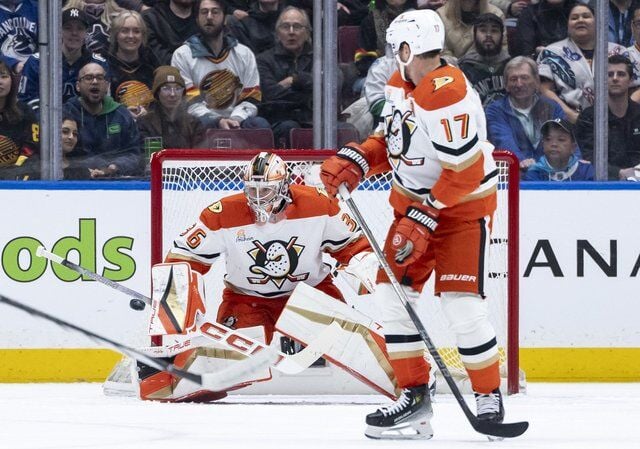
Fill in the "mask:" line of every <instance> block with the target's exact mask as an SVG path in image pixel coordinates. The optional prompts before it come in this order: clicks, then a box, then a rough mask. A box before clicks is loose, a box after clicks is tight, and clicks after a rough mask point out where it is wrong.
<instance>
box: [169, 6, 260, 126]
mask: <svg viewBox="0 0 640 449" xmlns="http://www.w3.org/2000/svg"><path fill="white" fill-rule="evenodd" d="M195 8H196V9H195V12H196V14H197V17H198V18H197V21H198V27H199V29H200V33H199V34H197V35H195V36H192V37H190V38H189V39H188V40H187V42H186V43H185V44H184V45H182V46H181V47H179V48H178V49H177V50H176V51H175V53H174V54H173V58H172V59H171V65H172V66H174V67H177V68H178V69H179V70H180V75H182V78H183V79H184V81H185V84H186V86H187V95H188V96H189V97H191V100H190V101H191V105H190V106H189V113H190V114H193V115H195V116H196V117H199V118H200V119H201V120H202V121H203V123H204V124H205V126H206V127H217V128H222V129H231V128H269V127H270V126H269V123H268V122H267V121H266V120H265V119H263V118H262V117H258V116H257V113H258V104H259V103H260V101H261V99H262V93H261V92H260V77H259V75H258V68H257V66H256V58H255V56H254V54H253V52H252V51H251V50H249V49H248V48H247V47H246V46H244V45H242V44H239V43H238V41H237V40H236V39H235V38H233V37H231V36H228V35H226V34H225V32H224V19H225V13H224V11H225V4H224V2H223V0H199V1H198V2H196V7H195Z"/></svg>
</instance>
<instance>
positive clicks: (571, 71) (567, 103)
mask: <svg viewBox="0 0 640 449" xmlns="http://www.w3.org/2000/svg"><path fill="white" fill-rule="evenodd" d="M567 30H568V36H569V37H567V38H566V39H563V40H561V41H559V42H555V43H553V44H551V45H548V46H547V47H545V49H544V50H542V52H541V53H540V55H539V56H538V71H539V72H540V77H541V78H542V84H541V87H540V90H541V92H542V94H543V95H544V96H546V97H547V98H550V99H551V100H553V101H555V102H557V103H558V104H560V106H562V109H563V110H564V113H565V115H566V116H567V120H569V121H570V122H571V123H575V122H576V120H577V119H578V114H579V113H580V111H581V110H583V109H584V108H586V107H589V106H591V105H592V104H593V100H594V90H593V71H592V66H593V64H594V63H597V61H595V62H594V61H593V54H594V48H595V44H596V19H595V16H594V11H593V6H592V5H586V4H582V3H578V4H575V5H574V6H573V8H571V11H570V14H569V21H568V24H567ZM613 54H624V55H626V54H627V50H626V49H625V48H624V47H622V46H620V45H618V44H614V43H611V42H610V43H609V56H611V55H613Z"/></svg>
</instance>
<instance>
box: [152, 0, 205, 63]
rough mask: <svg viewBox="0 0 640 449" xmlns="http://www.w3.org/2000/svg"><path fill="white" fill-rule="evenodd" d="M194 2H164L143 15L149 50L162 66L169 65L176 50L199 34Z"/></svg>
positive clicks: (185, 0) (176, 0) (170, 0)
mask: <svg viewBox="0 0 640 449" xmlns="http://www.w3.org/2000/svg"><path fill="white" fill-rule="evenodd" d="M193 2H194V0H162V1H158V2H157V3H155V4H154V5H153V8H149V9H147V10H146V11H144V12H143V13H142V18H143V19H144V21H145V22H146V24H147V28H148V29H149V39H148V45H149V48H150V49H151V51H152V52H153V54H154V55H155V56H156V59H157V60H158V63H159V64H160V65H169V64H170V63H171V56H172V55H173V52H174V51H175V50H176V48H178V47H179V46H181V45H182V44H183V43H184V41H186V40H187V39H188V38H189V37H191V36H193V35H194V34H196V33H197V32H198V25H197V24H196V15H195V14H194V12H193Z"/></svg>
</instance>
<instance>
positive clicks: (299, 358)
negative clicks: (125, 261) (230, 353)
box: [36, 246, 341, 374]
mask: <svg viewBox="0 0 640 449" xmlns="http://www.w3.org/2000/svg"><path fill="white" fill-rule="evenodd" d="M36 255H37V256H40V257H44V258H46V259H49V260H51V261H52V262H55V263H58V264H60V265H62V266H64V267H67V268H69V269H71V270H73V271H75V272H76V273H80V274H83V275H86V276H87V277H89V278H91V279H93V280H95V281H97V282H100V283H101V284H104V285H106V286H108V287H111V288H113V289H114V290H117V291H119V292H121V293H124V294H126V295H128V296H132V297H133V298H134V299H132V300H131V303H132V302H133V301H139V302H140V303H141V304H142V305H143V307H142V308H136V307H133V305H132V304H131V303H130V305H131V307H132V308H133V309H135V310H142V309H144V305H145V304H149V305H150V304H151V298H149V297H148V296H145V295H143V294H142V293H140V292H137V291H135V290H132V289H130V288H128V287H125V286H124V285H121V284H119V283H117V282H114V281H112V280H111V279H107V278H105V277H103V276H100V275H99V274H97V273H94V272H93V271H91V270H88V269H86V268H83V267H81V266H80V265H77V264H75V263H73V262H70V261H68V260H67V259H63V258H62V257H60V256H58V255H57V254H53V253H52V252H50V251H47V250H46V249H45V248H44V247H42V246H39V247H38V249H37V250H36ZM198 329H199V332H196V333H195V335H194V337H195V336H203V337H205V338H208V339H210V340H214V341H216V342H219V343H222V344H224V345H225V346H227V347H229V348H230V349H232V350H234V351H237V352H240V353H241V354H244V355H246V356H248V357H252V356H253V355H254V354H256V353H258V352H259V351H260V352H261V350H262V349H265V348H269V350H272V351H275V350H274V349H272V348H271V347H269V346H267V345H265V344H264V343H262V342H260V341H258V340H254V339H252V338H250V337H248V336H246V335H243V334H241V333H240V332H238V331H236V330H234V329H231V328H230V327H226V326H223V325H221V324H218V323H211V322H205V323H201V324H199V325H198ZM340 331H341V327H340V325H339V324H338V323H337V322H333V323H331V324H330V325H329V326H327V328H326V329H324V330H323V331H322V332H321V333H320V334H318V336H317V338H316V339H315V340H313V341H311V342H302V343H306V344H307V346H306V347H305V348H304V349H303V350H301V351H300V352H298V353H296V354H293V355H288V354H285V353H283V352H280V351H275V359H274V360H273V362H274V363H272V366H273V368H275V369H277V370H278V371H280V372H282V373H284V374H298V373H301V372H302V371H304V370H305V369H307V368H309V367H310V366H311V364H312V363H313V362H315V361H316V360H318V359H319V358H320V357H322V356H323V355H324V354H325V353H327V352H328V351H329V349H330V348H331V345H333V343H334V342H335V341H336V340H337V339H338V337H339V335H340Z"/></svg>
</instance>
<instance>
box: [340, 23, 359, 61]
mask: <svg viewBox="0 0 640 449" xmlns="http://www.w3.org/2000/svg"><path fill="white" fill-rule="evenodd" d="M359 35H360V27H359V26H358V25H344V26H341V27H338V62H344V63H349V62H353V55H355V54H356V50H357V49H358V47H359V45H358V36H359Z"/></svg>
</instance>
